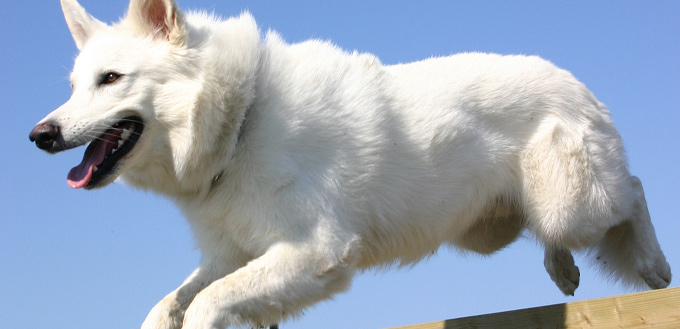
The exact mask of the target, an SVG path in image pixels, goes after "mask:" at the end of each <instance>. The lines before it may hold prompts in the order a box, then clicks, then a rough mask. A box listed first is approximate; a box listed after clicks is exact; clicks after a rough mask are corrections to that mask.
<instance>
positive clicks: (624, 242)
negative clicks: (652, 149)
mask: <svg viewBox="0 0 680 329" xmlns="http://www.w3.org/2000/svg"><path fill="white" fill-rule="evenodd" d="M630 183H631V185H632V188H633V192H634V200H633V202H634V207H633V213H632V215H631V216H630V218H628V219H627V220H626V221H624V222H623V223H621V224H619V225H617V226H615V227H612V228H610V229H609V230H608V231H607V233H606V234H605V236H604V238H603V239H602V240H601V241H600V243H599V244H598V245H597V248H595V251H596V253H595V255H594V257H595V259H594V260H595V262H596V263H598V264H599V265H600V266H601V268H602V269H603V270H604V271H606V272H610V273H611V274H612V276H613V277H614V278H616V279H620V280H622V281H623V282H625V283H628V284H633V285H636V286H641V285H642V284H643V282H644V283H646V284H647V285H648V286H649V287H650V288H652V289H658V288H665V287H667V286H668V284H669V283H670V281H671V269H670V266H669V265H668V263H667V262H666V257H665V256H664V254H663V252H662V251H661V248H660V246H659V242H658V241H657V238H656V234H655V232H654V227H653V226H652V222H651V219H650V216H649V210H648V209H647V201H646V200H645V194H644V191H643V189H642V183H641V182H640V179H638V178H637V177H635V176H632V177H631V178H630Z"/></svg>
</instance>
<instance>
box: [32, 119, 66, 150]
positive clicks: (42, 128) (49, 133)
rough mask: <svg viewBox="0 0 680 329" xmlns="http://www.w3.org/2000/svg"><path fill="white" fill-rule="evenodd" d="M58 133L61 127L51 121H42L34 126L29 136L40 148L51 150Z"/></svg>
mask: <svg viewBox="0 0 680 329" xmlns="http://www.w3.org/2000/svg"><path fill="white" fill-rule="evenodd" d="M58 135H59V127H57V126H55V125H53V124H51V123H42V124H39V125H37V126H35V128H33V130H32V131H31V133H30V134H29V135H28V138H29V139H30V140H31V142H35V145H36V146H38V147H39V148H40V149H43V150H45V151H49V150H51V149H52V148H53V147H54V144H55V142H56V139H57V136H58Z"/></svg>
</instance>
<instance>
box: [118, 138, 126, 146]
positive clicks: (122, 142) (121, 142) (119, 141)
mask: <svg viewBox="0 0 680 329" xmlns="http://www.w3.org/2000/svg"><path fill="white" fill-rule="evenodd" d="M124 143H125V141H124V140H122V139H119V140H118V148H120V147H121V146H123V144H124Z"/></svg>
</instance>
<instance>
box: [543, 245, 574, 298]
mask: <svg viewBox="0 0 680 329" xmlns="http://www.w3.org/2000/svg"><path fill="white" fill-rule="evenodd" d="M543 265H545V269H546V271H548V274H549V275H550V279H552V280H553V282H555V284H556V285H557V287H558V288H559V289H560V290H561V291H562V293H564V294H565V295H567V296H573V295H574V292H575V291H576V288H578V284H579V280H580V277H581V272H580V271H579V269H578V266H576V265H575V264H574V257H573V256H572V255H571V252H569V251H568V250H564V249H546V253H545V259H544V261H543Z"/></svg>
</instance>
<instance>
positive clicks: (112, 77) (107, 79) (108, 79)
mask: <svg viewBox="0 0 680 329" xmlns="http://www.w3.org/2000/svg"><path fill="white" fill-rule="evenodd" d="M118 78H120V74H118V73H115V72H108V73H104V74H103V75H102V77H101V80H100V81H99V85H100V86H101V85H108V84H111V83H114V82H116V80H118Z"/></svg>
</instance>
